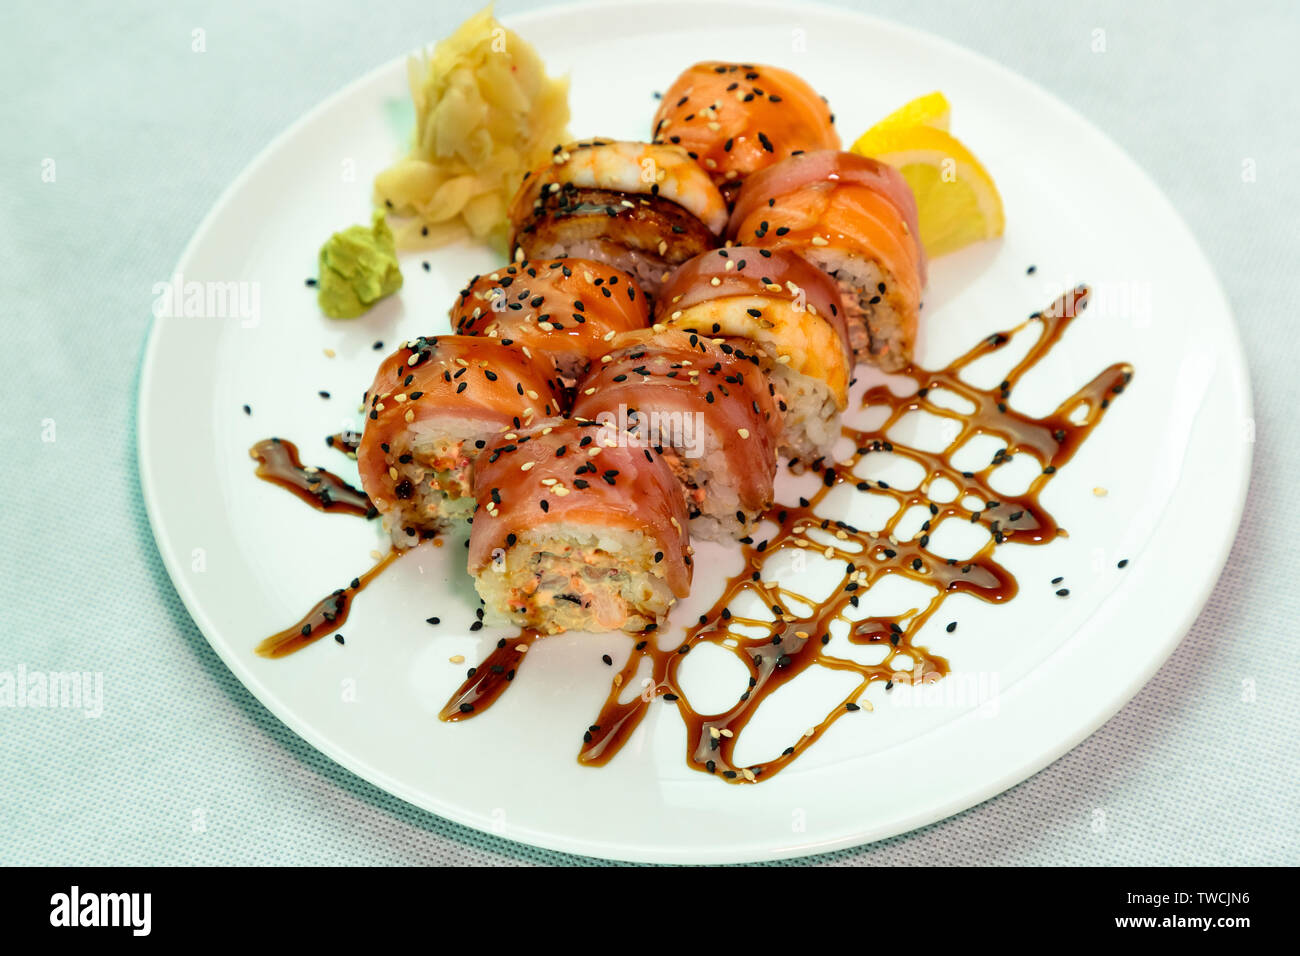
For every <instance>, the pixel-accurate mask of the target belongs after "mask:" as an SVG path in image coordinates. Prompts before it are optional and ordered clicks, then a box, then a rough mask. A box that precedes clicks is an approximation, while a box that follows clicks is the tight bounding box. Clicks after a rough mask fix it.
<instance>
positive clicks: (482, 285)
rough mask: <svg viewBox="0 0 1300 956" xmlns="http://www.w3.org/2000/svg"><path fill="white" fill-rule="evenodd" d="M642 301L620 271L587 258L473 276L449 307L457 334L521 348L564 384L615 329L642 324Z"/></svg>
mask: <svg viewBox="0 0 1300 956" xmlns="http://www.w3.org/2000/svg"><path fill="white" fill-rule="evenodd" d="M649 323H650V310H649V303H648V302H647V300H646V297H645V294H644V293H643V292H641V290H640V289H639V288H637V284H636V282H635V281H634V280H633V279H632V277H631V276H630V275H628V274H627V273H626V272H624V271H622V270H621V269H615V268H613V267H611V266H609V265H606V264H605V263H603V262H595V261H593V260H591V259H549V260H543V261H540V262H530V261H525V262H519V263H516V264H515V265H512V266H508V267H506V268H504V269H498V270H497V271H495V272H492V273H489V274H488V275H482V276H475V277H474V278H473V279H472V280H471V281H470V284H469V285H468V286H466V287H465V288H464V289H463V290H462V291H461V293H460V298H459V299H458V300H457V301H456V304H455V305H454V306H452V309H451V325H452V328H453V329H455V331H456V332H458V333H460V334H462V335H481V336H486V337H488V338H494V339H497V340H498V341H500V342H501V343H502V344H503V345H522V346H527V347H528V349H529V351H530V352H531V353H532V355H533V357H534V358H538V359H540V360H545V361H550V362H552V363H553V364H554V366H555V368H556V370H557V372H558V374H559V375H560V376H561V377H563V378H564V379H566V380H568V381H569V382H572V381H573V380H574V379H576V378H578V377H580V376H581V375H583V374H585V373H586V371H587V369H588V368H589V367H590V365H591V363H592V362H593V361H597V360H599V358H600V356H601V355H603V354H604V353H605V352H606V351H608V349H609V339H610V338H612V337H613V336H614V335H615V334H617V333H619V332H626V331H629V330H631V329H641V328H645V327H646V326H647V325H648V324H649Z"/></svg>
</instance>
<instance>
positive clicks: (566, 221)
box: [510, 140, 727, 296]
mask: <svg viewBox="0 0 1300 956" xmlns="http://www.w3.org/2000/svg"><path fill="white" fill-rule="evenodd" d="M510 222H511V224H512V227H513V233H512V238H511V248H512V249H513V250H514V251H515V252H514V256H515V258H516V259H531V260H533V261H538V260H542V259H548V258H553V257H559V256H573V257H578V258H584V259H596V260H598V261H600V262H607V263H609V264H610V265H612V266H614V267H616V268H619V269H622V270H623V271H625V272H629V273H631V274H632V275H633V276H635V277H636V280H637V282H638V284H639V285H640V286H641V288H642V289H644V290H645V291H646V292H648V293H649V294H650V295H651V296H654V294H655V293H656V292H657V291H658V289H659V286H660V284H661V283H662V282H663V280H664V278H665V276H666V275H667V273H668V272H670V271H671V270H672V268H673V267H674V266H676V265H677V264H678V263H681V262H685V261H686V260H687V259H689V258H691V256H694V255H697V254H699V253H701V252H703V251H704V250H706V249H712V248H715V247H716V246H717V245H718V244H719V238H718V237H719V235H720V234H721V232H722V230H723V229H724V228H725V227H726V224H727V205H726V203H725V202H723V199H722V195H721V193H719V192H718V190H717V187H716V186H714V185H713V181H712V180H711V179H710V178H709V176H708V174H707V173H706V172H705V171H704V170H703V169H702V168H701V167H700V166H699V165H698V164H697V163H696V162H695V161H694V160H693V159H691V157H690V156H688V155H687V153H686V150H684V149H682V148H681V147H680V146H671V145H662V144H652V143H629V142H611V141H606V140H591V141H589V142H584V143H574V144H572V145H569V146H557V147H556V152H555V155H554V156H553V157H552V161H551V162H548V163H546V165H544V166H542V167H540V168H538V169H536V170H534V171H533V172H531V173H529V174H528V176H527V177H526V178H525V179H524V182H523V184H522V185H521V186H520V188H519V192H518V193H517V194H516V195H515V199H514V202H513V203H512V204H511V207H510Z"/></svg>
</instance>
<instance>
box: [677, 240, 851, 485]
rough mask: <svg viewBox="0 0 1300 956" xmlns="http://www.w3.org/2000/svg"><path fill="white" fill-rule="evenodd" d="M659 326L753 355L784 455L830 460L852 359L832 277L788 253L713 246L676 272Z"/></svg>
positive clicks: (837, 291)
mask: <svg viewBox="0 0 1300 956" xmlns="http://www.w3.org/2000/svg"><path fill="white" fill-rule="evenodd" d="M655 319H656V321H657V322H658V323H661V324H663V325H666V326H668V327H669V328H674V329H687V330H692V331H695V332H699V333H700V334H702V335H708V336H712V337H715V338H718V339H721V340H724V345H723V347H724V348H734V347H736V346H737V344H738V343H740V347H741V348H742V349H747V350H748V351H749V352H750V353H752V354H753V355H755V356H757V357H758V359H759V361H760V365H761V366H762V368H763V370H764V371H765V372H766V373H767V375H768V377H769V379H770V380H771V383H772V385H773V387H774V389H775V396H776V399H777V404H778V409H779V411H780V412H781V413H782V423H781V429H780V431H779V433H778V434H779V445H780V449H779V450H780V452H781V454H783V455H786V456H788V457H790V458H792V459H813V458H818V457H820V456H822V455H826V454H829V453H830V451H831V447H832V446H833V445H834V443H835V440H836V439H837V438H838V437H839V434H840V414H841V413H842V412H843V411H844V409H845V408H846V407H847V406H848V401H849V379H850V375H851V372H852V368H853V358H852V353H851V352H850V350H849V339H848V328H847V326H846V323H845V317H844V309H843V307H842V304H841V298H840V292H839V287H838V286H837V285H836V284H835V281H834V280H833V279H831V278H830V277H829V276H827V275H826V273H824V272H822V271H821V270H820V269H818V268H816V267H815V266H813V265H810V264H809V263H808V262H806V261H805V260H804V259H803V258H802V257H800V256H799V255H798V254H797V253H795V252H793V251H791V250H789V249H758V248H755V247H753V246H733V247H731V248H730V249H715V250H714V251H713V252H707V253H705V254H704V255H702V256H698V257H696V258H695V259H692V260H691V261H690V262H688V263H686V264H685V265H684V266H682V267H681V268H680V269H678V270H677V271H676V272H675V273H673V276H672V278H671V279H670V280H669V282H668V284H667V285H666V286H665V287H664V289H663V292H662V294H661V295H660V298H659V301H658V303H657V304H656V310H655ZM749 343H752V345H751V344H749Z"/></svg>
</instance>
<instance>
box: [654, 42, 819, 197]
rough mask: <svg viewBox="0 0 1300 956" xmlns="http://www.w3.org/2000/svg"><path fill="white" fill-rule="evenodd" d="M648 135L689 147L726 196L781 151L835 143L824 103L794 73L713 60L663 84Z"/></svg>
mask: <svg viewBox="0 0 1300 956" xmlns="http://www.w3.org/2000/svg"><path fill="white" fill-rule="evenodd" d="M654 141H655V142H656V143H670V144H672V145H676V146H681V147H682V148H683V149H685V150H687V151H688V152H689V153H690V155H691V156H692V157H694V158H695V159H696V161H698V162H699V164H700V165H701V166H703V167H704V168H705V170H706V171H707V172H708V173H709V175H710V176H711V177H712V178H713V181H714V183H716V184H717V185H718V188H719V189H720V190H722V193H723V196H724V197H725V198H727V199H728V200H732V199H734V198H735V195H736V192H737V191H738V190H739V188H740V184H741V181H742V180H744V178H745V177H746V176H749V175H750V174H751V173H754V172H756V171H758V170H760V169H764V168H766V167H768V166H771V165H772V164H773V163H775V162H778V161H780V160H782V159H785V158H786V157H787V156H790V155H792V154H794V153H799V152H807V151H811V150H823V149H836V150H837V149H839V148H840V137H839V134H838V133H837V132H836V131H835V126H834V116H833V114H832V113H831V110H830V107H829V106H827V105H826V101H825V100H824V99H823V98H822V97H820V96H818V95H817V93H816V92H815V91H814V90H813V89H812V87H810V86H809V85H808V84H807V83H805V82H804V81H803V80H801V79H799V77H797V76H795V75H794V74H793V73H790V72H788V71H786V70H782V69H778V68H777V67H774V66H756V65H751V64H747V63H720V62H716V61H710V62H706V63H697V64H695V65H694V66H692V67H690V68H689V69H687V70H686V71H685V72H684V73H682V75H681V76H679V77H678V78H677V80H676V82H674V83H673V85H672V86H671V87H669V88H668V92H666V93H665V94H664V97H663V101H662V103H661V104H660V106H659V110H658V112H656V113H655V118H654Z"/></svg>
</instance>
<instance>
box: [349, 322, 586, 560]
mask: <svg viewBox="0 0 1300 956" xmlns="http://www.w3.org/2000/svg"><path fill="white" fill-rule="evenodd" d="M559 411H560V397H559V389H558V386H557V385H556V383H555V381H554V380H553V379H552V378H551V377H549V376H548V374H547V373H546V372H544V371H543V370H542V367H541V366H540V365H536V364H534V363H533V362H532V361H530V360H529V358H528V357H527V356H526V355H525V354H524V353H523V351H522V350H520V349H517V348H512V347H509V346H506V345H502V344H501V343H500V342H497V341H494V340H493V339H486V338H471V337H469V336H464V335H442V336H437V337H436V338H418V339H415V340H413V341H410V342H407V343H406V344H405V345H403V346H402V347H401V348H400V349H398V350H397V351H396V352H394V353H393V354H392V355H390V356H388V358H386V359H384V362H383V364H382V365H381V366H380V367H379V372H378V374H377V375H376V376H375V381H374V384H373V385H371V386H370V390H369V391H367V392H366V394H365V400H364V413H365V416H366V417H365V429H364V431H363V432H362V434H361V442H360V444H359V445H358V446H357V468H358V470H359V471H360V473H361V485H362V487H363V488H364V489H365V492H366V494H367V495H369V496H370V499H371V501H372V502H373V503H374V506H375V508H376V509H377V510H378V511H379V513H380V514H381V515H382V516H383V520H384V527H385V528H386V529H387V530H388V533H389V534H390V536H391V537H392V539H393V544H394V545H395V546H396V547H398V548H407V547H411V546H413V545H415V544H417V543H419V541H420V539H421V538H426V537H432V536H433V535H434V534H435V533H437V532H438V531H441V530H443V529H444V528H445V527H446V526H447V525H448V524H449V523H450V522H452V521H455V520H456V519H459V518H467V517H469V516H470V514H472V513H473V510H474V495H473V477H474V461H475V459H476V458H477V456H478V454H479V452H480V451H481V450H482V448H483V447H484V446H486V445H487V444H488V443H489V442H491V441H495V440H496V439H497V438H498V437H499V436H500V435H501V434H502V433H508V432H509V431H510V430H511V429H517V428H523V427H526V426H527V425H529V424H531V423H532V422H533V421H534V420H535V419H542V418H548V417H550V416H552V415H555V414H558V413H559Z"/></svg>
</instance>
